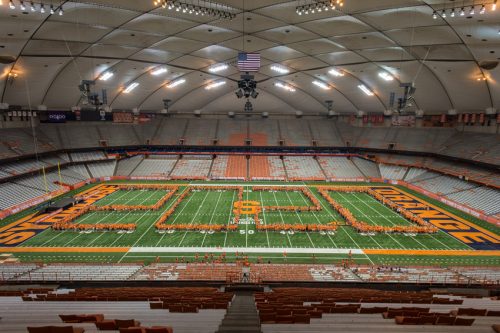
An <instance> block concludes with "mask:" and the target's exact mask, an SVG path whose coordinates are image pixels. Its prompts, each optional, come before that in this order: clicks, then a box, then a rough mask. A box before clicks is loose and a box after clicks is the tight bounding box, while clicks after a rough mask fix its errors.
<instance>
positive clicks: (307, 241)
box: [1, 183, 500, 266]
mask: <svg viewBox="0 0 500 333" xmlns="http://www.w3.org/2000/svg"><path fill="white" fill-rule="evenodd" d="M207 184H209V183H207ZM217 184H219V183H217ZM227 184H230V183H227ZM210 185H213V184H210ZM233 185H234V184H233ZM238 185H241V186H243V200H244V201H256V202H259V203H260V205H262V206H311V205H312V203H311V201H310V200H309V198H307V197H306V196H305V195H304V194H303V193H302V192H300V191H280V190H276V191H252V186H253V185H255V184H252V183H242V184H238ZM279 185H284V184H283V183H280V184H279ZM279 185H278V186H279ZM294 185H296V184H294ZM310 185H311V186H308V188H309V190H310V191H311V192H312V194H313V195H314V196H315V197H316V198H317V199H318V200H319V202H320V205H321V210H320V211H311V212H289V211H269V210H264V211H263V212H261V213H260V215H259V217H260V219H261V221H262V223H263V224H264V225H280V224H304V225H306V224H322V225H328V224H330V223H331V222H333V221H335V222H337V223H339V224H340V225H339V227H338V229H337V230H336V231H334V232H293V231H281V232H280V231H257V230H256V226H255V223H254V221H253V219H252V216H250V215H242V216H241V219H240V221H239V226H238V230H237V231H229V232H207V231H178V230H176V231H173V230H171V231H167V232H159V231H158V230H156V228H155V223H156V221H157V220H158V219H159V217H160V215H161V214H162V213H163V212H165V211H167V210H168V209H169V208H170V207H171V206H172V205H173V204H174V202H175V200H176V198H177V196H178V195H180V194H182V193H183V192H184V191H187V190H188V184H184V185H181V186H179V189H178V193H177V195H175V196H174V197H173V198H171V199H170V200H169V201H168V202H167V203H166V204H165V205H164V206H163V207H161V209H160V210H158V211H151V210H147V211H94V212H89V213H86V214H84V215H82V216H80V217H79V218H78V219H77V220H76V221H74V223H76V224H96V223H100V224H107V223H109V224H112V223H125V224H126V223H132V224H135V225H136V230H135V231H133V232H130V233H125V232H122V233H120V232H113V231H106V232H88V233H85V232H79V231H72V230H65V231H56V230H53V229H51V228H49V229H47V230H45V231H43V232H41V233H39V234H38V235H36V236H35V237H32V238H30V239H29V240H27V241H25V242H23V243H22V244H20V245H18V246H17V249H16V250H17V253H15V254H14V255H15V256H16V257H18V258H19V259H21V260H23V261H49V262H78V261H93V262H132V261H134V262H135V261H141V262H151V261H153V260H158V259H159V260H161V261H179V260H185V261H193V260H194V256H195V253H200V254H202V253H207V252H210V251H214V252H216V251H219V252H220V251H221V249H228V248H229V249H233V250H234V249H235V248H237V249H239V251H241V252H248V255H249V258H250V260H254V261H255V260H257V258H261V259H262V260H264V261H266V262H267V261H271V262H285V261H286V262H290V263H291V262H293V263H299V262H307V263H312V262H316V263H332V262H338V261H340V260H342V259H347V258H348V254H347V249H398V250H472V249H471V248H470V247H469V246H468V245H466V244H464V243H463V242H461V241H460V240H458V239H457V238H454V237H452V236H450V235H449V234H447V233H445V232H443V231H439V232H438V233H436V234H419V235H403V234H372V235H362V234H360V233H358V232H357V231H356V230H355V229H354V228H352V227H351V226H348V225H346V224H345V221H344V219H343V218H342V217H341V216H340V215H339V213H338V212H337V211H335V210H334V209H333V208H332V207H331V206H330V205H329V204H328V202H327V201H326V200H325V199H324V198H323V197H322V196H321V195H320V194H319V193H318V190H317V188H316V187H315V186H312V184H310ZM335 185H336V186H337V185H338V184H335ZM363 185H367V184H363ZM87 188H88V187H87ZM85 189H86V188H85ZM405 190H406V189H405ZM406 191H408V190H406ZM166 193H167V191H166V190H118V191H116V192H114V193H112V194H110V195H108V196H106V197H105V198H103V199H101V200H99V201H97V202H96V203H94V205H98V206H107V205H113V204H116V205H153V204H155V203H156V202H158V200H159V199H160V198H161V197H162V196H164V195H165V194H166ZM237 193H238V192H237V191H236V190H231V189H227V190H225V189H217V188H216V189H214V190H203V189H202V190H197V189H195V190H194V191H192V192H191V194H190V195H188V196H187V197H186V198H185V199H184V200H182V202H181V203H180V204H179V206H178V207H177V208H176V209H175V212H174V213H173V214H172V215H171V216H170V217H169V218H168V220H167V221H166V223H167V224H177V225H190V226H195V225H200V224H204V225H230V224H231V223H232V221H233V219H234V214H235V213H234V211H233V206H234V203H235V202H236V201H237V200H238V199H237ZM413 194H415V193H414V192H413ZM329 195H330V196H331V197H332V198H333V199H334V200H335V201H337V202H338V203H340V204H341V205H342V206H344V207H346V208H348V209H349V210H350V211H351V212H352V213H353V214H354V216H355V217H356V218H357V219H358V220H360V221H363V222H365V223H367V224H372V225H382V226H394V225H410V224H411V223H410V222H409V221H407V220H406V219H405V218H403V217H402V216H401V215H399V214H398V213H397V212H395V211H393V210H391V209H390V208H388V207H386V206H384V205H383V204H381V203H380V202H378V201H377V200H375V199H374V198H373V197H371V196H369V195H368V194H366V193H343V192H329ZM420 197H422V196H420ZM425 200H426V201H429V202H431V203H433V204H436V205H439V206H440V207H443V205H442V204H440V203H439V204H438V203H437V202H436V201H434V200H432V199H430V198H425ZM446 210H448V211H450V212H452V213H455V214H457V215H459V216H460V217H462V218H466V219H468V220H470V221H472V222H474V223H476V224H477V225H480V226H481V227H484V228H485V229H487V230H489V231H491V232H494V233H495V234H497V235H498V234H499V228H497V227H496V226H494V225H492V224H489V223H487V222H484V221H480V220H478V219H476V218H474V217H472V216H468V215H467V214H464V213H462V212H459V211H457V210H455V209H453V208H451V207H446ZM19 216H22V214H20V215H19ZM12 219H13V218H9V219H8V220H7V221H1V225H2V226H5V225H6V224H7V223H8V222H9V221H12ZM19 247H26V248H30V249H31V248H37V247H43V248H51V247H54V248H75V251H74V252H65V253H57V252H50V251H47V252H43V253H40V252H35V253H34V252H30V251H27V252H22V250H21V249H19ZM92 247H95V248H133V249H135V250H136V251H128V252H125V253H108V252H106V251H103V252H102V253H95V252H94V253H81V252H80V251H79V250H78V248H92ZM141 249H143V250H141ZM301 249H303V250H301ZM342 249H345V251H341V250H342ZM336 250H338V251H336ZM4 252H5V251H4ZM288 252H290V253H288ZM495 252H496V251H495ZM350 255H351V257H352V258H353V259H354V260H355V262H357V263H361V264H384V263H390V264H400V265H411V264H418V265H427V264H435V265H459V264H464V265H493V266H498V265H500V258H499V257H498V256H496V255H491V256H484V255H483V256H474V255H469V256H467V257H463V256H461V255H459V254H458V253H457V255H456V256H450V255H448V256H439V255H435V256H428V255H426V256H407V255H381V254H376V255H371V254H369V255H368V254H364V253H357V252H355V253H354V254H350ZM232 256H233V253H232V252H231V253H228V260H231V258H232Z"/></svg>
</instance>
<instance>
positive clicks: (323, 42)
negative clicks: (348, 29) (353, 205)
mask: <svg viewBox="0 0 500 333" xmlns="http://www.w3.org/2000/svg"><path fill="white" fill-rule="evenodd" d="M289 46H290V47H291V48H293V49H295V50H297V51H300V52H303V53H305V54H309V55H316V54H323V53H331V52H339V51H344V47H343V46H342V45H339V44H338V43H335V42H332V41H331V40H329V39H326V38H319V39H314V40H307V41H303V42H298V43H293V44H289Z"/></svg>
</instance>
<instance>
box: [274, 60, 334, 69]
mask: <svg viewBox="0 0 500 333" xmlns="http://www.w3.org/2000/svg"><path fill="white" fill-rule="evenodd" d="M283 64H284V65H285V66H288V67H290V68H293V69H294V70H299V71H304V70H309V69H313V68H317V67H325V66H327V64H326V63H324V62H323V61H321V60H319V59H317V58H314V57H302V58H296V59H290V60H285V61H283Z"/></svg>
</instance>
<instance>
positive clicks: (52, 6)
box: [50, 5, 55, 15]
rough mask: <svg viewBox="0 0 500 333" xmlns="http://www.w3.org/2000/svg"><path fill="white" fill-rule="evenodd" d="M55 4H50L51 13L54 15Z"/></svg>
mask: <svg viewBox="0 0 500 333" xmlns="http://www.w3.org/2000/svg"><path fill="white" fill-rule="evenodd" d="M54 13H55V11H54V5H50V15H54Z"/></svg>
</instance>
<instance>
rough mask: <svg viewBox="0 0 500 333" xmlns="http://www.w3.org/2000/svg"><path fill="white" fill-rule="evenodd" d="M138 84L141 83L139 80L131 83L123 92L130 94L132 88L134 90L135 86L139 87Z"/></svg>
mask: <svg viewBox="0 0 500 333" xmlns="http://www.w3.org/2000/svg"><path fill="white" fill-rule="evenodd" d="M138 85H139V83H137V82H134V83H131V84H129V86H128V87H127V88H125V90H124V91H123V93H124V94H128V93H129V92H131V91H132V90H134V89H135V88H137V86H138Z"/></svg>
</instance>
